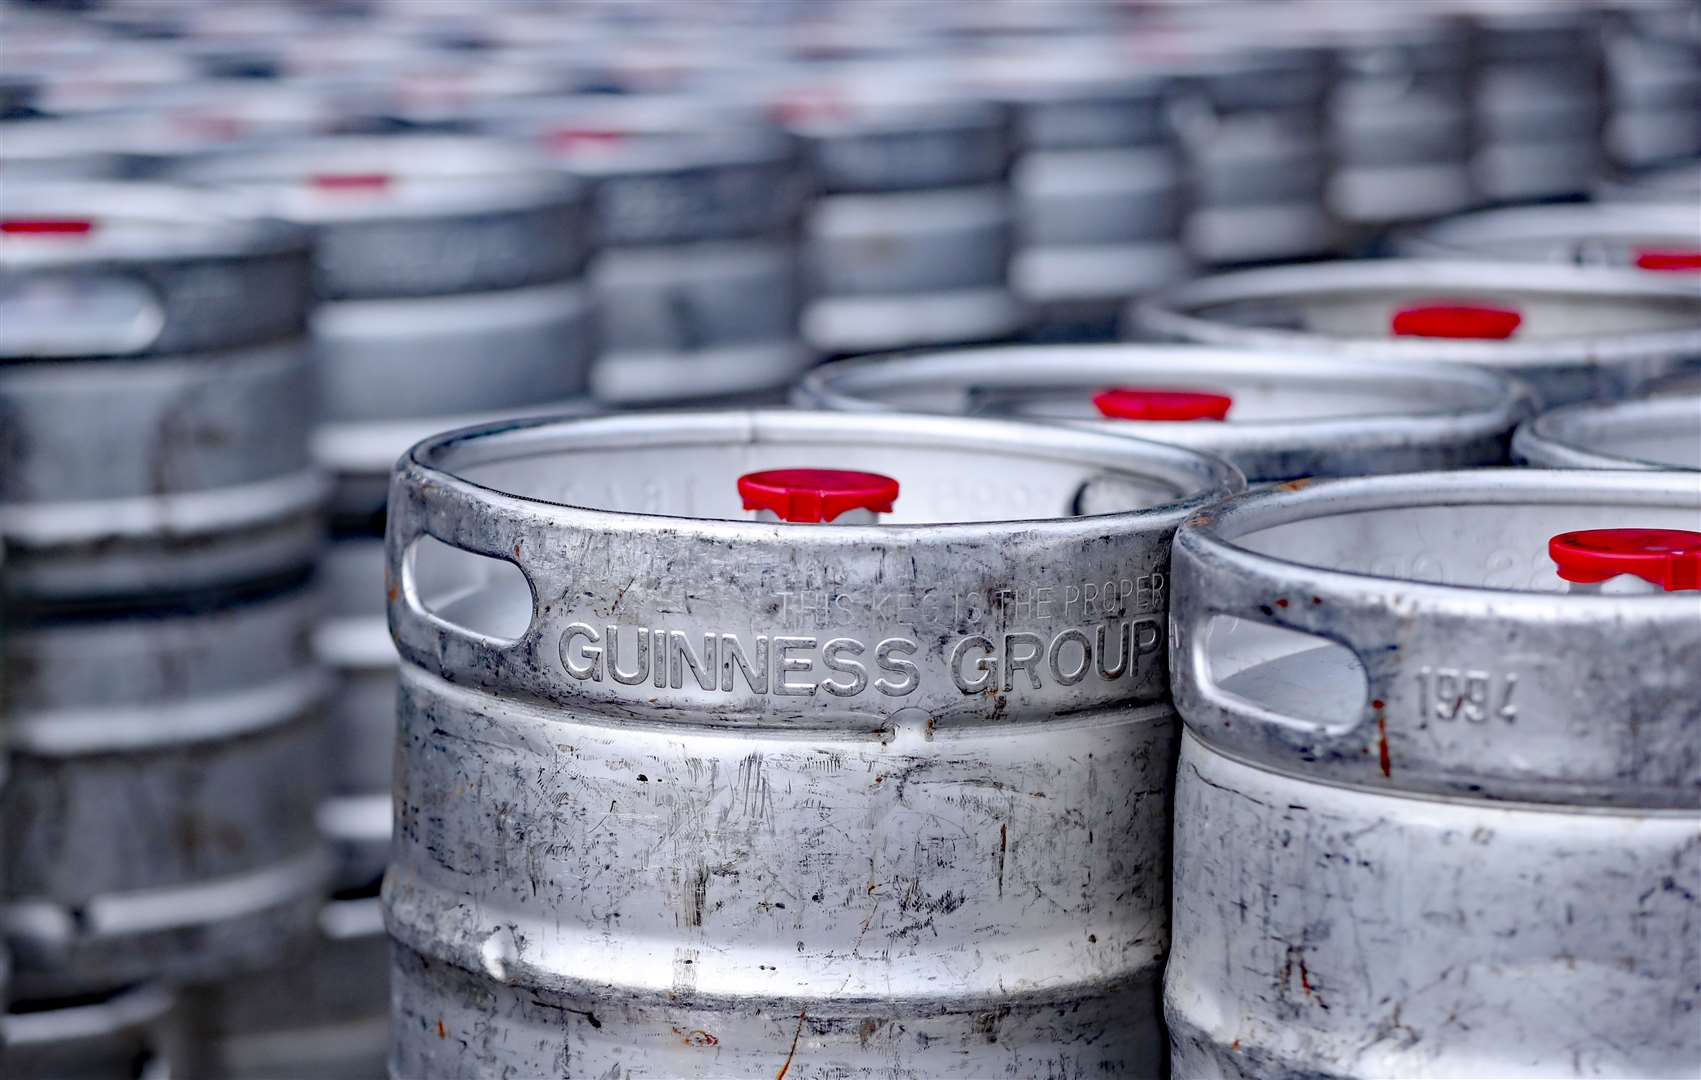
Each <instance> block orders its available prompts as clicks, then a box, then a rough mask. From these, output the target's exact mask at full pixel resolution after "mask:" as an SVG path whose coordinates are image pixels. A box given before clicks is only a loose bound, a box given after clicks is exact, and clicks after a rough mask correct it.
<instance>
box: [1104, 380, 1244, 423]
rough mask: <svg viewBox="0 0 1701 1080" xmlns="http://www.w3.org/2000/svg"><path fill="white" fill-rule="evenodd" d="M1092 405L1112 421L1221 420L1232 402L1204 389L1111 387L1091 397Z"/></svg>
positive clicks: (1224, 417) (1224, 396)
mask: <svg viewBox="0 0 1701 1080" xmlns="http://www.w3.org/2000/svg"><path fill="white" fill-rule="evenodd" d="M1093 404H1094V405H1096V406H1098V410H1099V412H1100V414H1102V415H1104V416H1108V417H1110V418H1111V419H1112V420H1224V419H1227V417H1228V411H1229V406H1231V405H1233V404H1234V399H1233V398H1231V397H1229V396H1228V395H1227V394H1213V393H1211V392H1209V391H1206V390H1148V389H1146V388H1144V387H1139V386H1113V387H1111V388H1110V389H1109V390H1101V391H1099V392H1098V393H1096V394H1094V395H1093Z"/></svg>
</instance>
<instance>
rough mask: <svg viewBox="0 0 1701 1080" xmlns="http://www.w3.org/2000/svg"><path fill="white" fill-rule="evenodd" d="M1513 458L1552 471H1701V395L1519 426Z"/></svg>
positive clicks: (1586, 407) (1572, 409)
mask: <svg viewBox="0 0 1701 1080" xmlns="http://www.w3.org/2000/svg"><path fill="white" fill-rule="evenodd" d="M1512 456H1513V458H1514V459H1515V460H1516V461H1518V462H1519V463H1521V464H1525V465H1541V466H1545V467H1547V468H1550V469H1689V470H1692V471H1694V470H1701V390H1697V389H1695V388H1690V390H1689V392H1688V393H1687V394H1673V395H1670V396H1661V397H1653V398H1649V399H1647V400H1644V401H1616V402H1612V403H1610V404H1583V405H1568V406H1566V407H1565V408H1563V409H1555V410H1553V411H1552V412H1548V413H1543V414H1542V415H1541V416H1538V417H1535V418H1534V419H1531V420H1526V421H1524V423H1522V424H1520V425H1519V426H1518V431H1517V434H1516V435H1515V436H1514V437H1513V439H1512Z"/></svg>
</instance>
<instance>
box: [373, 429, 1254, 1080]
mask: <svg viewBox="0 0 1701 1080" xmlns="http://www.w3.org/2000/svg"><path fill="white" fill-rule="evenodd" d="M846 470H854V471H846ZM1240 483H1241V481H1240V477H1239V474H1238V473H1237V472H1236V471H1235V470H1234V469H1233V468H1232V467H1231V466H1229V465H1227V464H1226V463H1223V462H1221V461H1220V460H1218V459H1214V458H1210V457H1208V456H1204V455H1200V454H1197V453H1195V452H1192V451H1188V450H1184V449H1180V448H1174V447H1166V446H1162V445H1159V444H1155V443H1144V442H1140V441H1137V440H1132V439H1123V438H1118V437H1114V436H1110V435H1105V434H1101V433H1094V432H1086V431H1076V430H1070V429H1066V428H1061V427H1058V428H1047V427H1040V426H1036V425H1026V424H1014V423H1009V422H1002V421H992V420H979V419H976V420H967V419H958V418H948V417H914V416H909V417H878V416H844V415H833V414H828V413H805V412H789V413H782V412H773V413H739V412H723V413H715V414H710V413H691V414H652V415H637V416H627V417H608V418H599V419H588V420H579V421H574V422H566V423H551V424H542V425H526V426H517V427H516V426H509V427H503V428H491V429H487V430H484V431H480V432H476V433H471V434H462V435H460V436H457V437H454V438H446V439H438V440H433V441H431V442H427V443H425V444H422V445H421V446H419V447H416V448H415V449H414V450H413V451H412V452H411V453H410V455H409V456H408V458H407V460H406V461H405V463H404V464H403V465H402V467H401V470H400V472H399V474H398V479H397V481H396V486H395V488H394V493H393V497H392V501H391V517H390V533H389V537H388V548H389V569H390V574H391V576H392V580H393V581H394V582H395V583H396V588H395V591H394V593H393V595H392V598H391V601H390V618H391V625H392V627H393V628H394V631H395V634H396V639H397V643H398V647H399V648H400V650H401V653H402V656H403V674H402V693H401V703H400V725H401V731H400V738H401V745H400V748H399V750H398V754H397V767H398V772H397V776H396V806H397V813H398V818H397V832H396V847H395V851H394V855H393V861H392V865H391V869H390V874H389V877H388V878H387V879H386V882H385V893H384V896H385V904H386V909H387V918H388V924H389V927H390V931H391V934H392V935H393V936H394V938H395V940H396V951H395V957H396V959H395V976H394V987H393V991H392V993H393V995H394V997H393V1000H394V1003H395V1013H394V1020H395V1026H394V1034H393V1038H394V1042H393V1052H392V1056H391V1060H390V1068H391V1071H392V1074H393V1075H397V1076H422V1075H449V1074H458V1073H465V1074H492V1075H494V1074H499V1073H509V1074H513V1075H526V1076H534V1075H562V1074H572V1075H578V1074H581V1073H583V1074H586V1075H606V1074H609V1073H611V1072H613V1073H620V1074H631V1075H660V1076H685V1075H718V1076H753V1075H768V1074H770V1073H771V1074H774V1075H781V1076H784V1075H839V1074H841V1073H843V1074H849V1073H851V1072H859V1071H871V1072H873V1071H878V1072H882V1073H885V1072H891V1073H896V1074H904V1075H911V1074H915V1075H928V1076H964V1077H968V1076H984V1075H987V1074H989V1073H993V1072H1003V1071H1012V1072H1015V1073H1018V1074H1021V1075H1033V1074H1040V1073H1044V1072H1045V1071H1047V1070H1051V1071H1055V1072H1058V1073H1061V1074H1064V1075H1077V1074H1100V1073H1109V1074H1119V1075H1132V1076H1149V1075H1155V1074H1156V1073H1157V1072H1158V1071H1159V1070H1160V1068H1161V1065H1160V1062H1161V1060H1162V1058H1163V1056H1164V1052H1165V1045H1164V1038H1163V1035H1162V1031H1161V1028H1160V1027H1159V1024H1158V1016H1157V1010H1156V1005H1157V1002H1156V992H1157V980H1158V975H1159V972H1160V969H1161V965H1162V960H1163V955H1164V951H1165V947H1166V943H1167V935H1166V933H1165V922H1166V920H1165V911H1166V909H1167V904H1168V898H1167V895H1166V891H1165V886H1164V883H1165V880H1166V878H1167V869H1166V867H1167V863H1168V856H1167V845H1168V833H1169V826H1168V809H1167V805H1168V789H1169V777H1170V775H1171V765H1170V755H1171V752H1172V746H1173V742H1172V740H1173V731H1174V728H1173V714H1172V713H1171V712H1170V711H1169V708H1168V706H1167V704H1166V696H1167V688H1166V676H1165V671H1164V667H1163V664H1162V660H1161V657H1162V653H1163V639H1164V635H1165V625H1166V620H1165V614H1164V612H1165V608H1166V606H1167V596H1168V594H1167V591H1166V590H1167V586H1166V580H1167V579H1166V576H1165V574H1166V566H1167V560H1168V554H1167V552H1168V542H1169V541H1168V538H1169V533H1170V530H1171V528H1173V524H1174V522H1176V521H1178V520H1180V518H1182V517H1184V516H1186V514H1187V513H1188V512H1189V511H1190V510H1191V509H1193V508H1197V507H1200V506H1202V505H1204V504H1205V503H1206V502H1209V501H1211V500H1212V499H1215V498H1217V497H1219V496H1220V495H1222V494H1224V493H1226V492H1227V491H1230V490H1233V489H1235V488H1238V487H1239V486H1240ZM1077 513H1084V514H1087V515H1091V516H1076V515H1077ZM741 518H743V519H744V520H740V519H741ZM752 519H754V520H752ZM485 564H490V565H492V566H495V567H496V568H497V569H498V570H499V571H500V572H499V573H498V572H492V571H490V570H486V569H483V567H484V565H485ZM480 578H482V579H483V580H484V581H485V584H482V585H476V586H472V587H469V585H468V582H469V581H477V580H478V579H480ZM534 598H535V599H534Z"/></svg>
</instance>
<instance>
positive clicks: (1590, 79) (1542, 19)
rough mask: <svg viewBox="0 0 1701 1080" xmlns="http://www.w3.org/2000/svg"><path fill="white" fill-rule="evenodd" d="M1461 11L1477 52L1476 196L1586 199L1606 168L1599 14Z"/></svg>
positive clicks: (1518, 1)
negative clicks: (1590, 188) (1588, 192)
mask: <svg viewBox="0 0 1701 1080" xmlns="http://www.w3.org/2000/svg"><path fill="white" fill-rule="evenodd" d="M1458 7H1459V8H1460V9H1461V10H1463V11H1464V12H1465V13H1466V14H1468V15H1469V17H1470V19H1471V29H1472V43H1473V45H1474V47H1475V61H1476V80H1475V94H1474V100H1475V107H1474V119H1475V142H1476V153H1475V154H1474V156H1473V158H1472V173H1473V177H1474V180H1475V183H1476V188H1477V190H1478V191H1479V192H1481V193H1482V195H1483V196H1484V197H1485V198H1486V199H1488V200H1490V201H1495V202H1519V201H1527V200H1531V199H1551V198H1562V197H1567V196H1575V195H1581V194H1583V193H1585V192H1587V191H1588V189H1589V184H1590V182H1591V180H1592V179H1593V178H1594V177H1596V176H1598V175H1600V172H1601V166H1602V163H1603V155H1602V152H1601V133H1602V124H1603V121H1604V111H1605V103H1604V101H1603V96H1604V87H1603V81H1602V55H1601V31H1602V25H1601V19H1600V15H1599V13H1598V12H1596V11H1593V10H1591V9H1590V7H1589V6H1588V5H1585V4H1529V3H1524V2H1522V0H1464V2H1462V3H1460V4H1458Z"/></svg>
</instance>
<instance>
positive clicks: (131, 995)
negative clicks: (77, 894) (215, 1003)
mask: <svg viewBox="0 0 1701 1080" xmlns="http://www.w3.org/2000/svg"><path fill="white" fill-rule="evenodd" d="M182 1049H183V1031H182V1028H181V1024H180V1016H179V1014H178V1013H177V1011H176V1007H175V1001H174V999H173V995H172V993H171V991H170V990H168V989H167V988H165V987H163V986H157V985H156V986H144V987H139V988H134V989H128V990H120V991H118V992H116V993H113V994H108V995H101V996H99V997H97V998H94V999H93V1000H78V1001H75V1002H63V1003H57V1004H55V1003H44V1004H39V1005H27V1006H26V1005H22V1004H19V1005H14V1006H13V1007H12V1009H11V1010H9V1011H7V1012H4V1013H0V1069H3V1070H4V1073H5V1075H6V1076H7V1077H12V1078H16V1080H37V1078H39V1080H168V1078H169V1077H170V1076H172V1075H173V1069H174V1067H175V1066H177V1065H179V1064H180V1063H181V1058H182V1056H183V1055H182V1053H181V1050H182Z"/></svg>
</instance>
